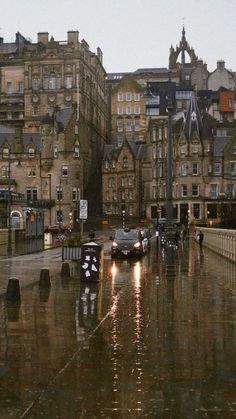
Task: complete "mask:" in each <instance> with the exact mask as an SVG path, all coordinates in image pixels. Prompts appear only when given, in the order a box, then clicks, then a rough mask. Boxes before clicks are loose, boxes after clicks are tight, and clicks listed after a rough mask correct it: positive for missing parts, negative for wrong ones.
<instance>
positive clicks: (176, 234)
mask: <svg viewBox="0 0 236 419" xmlns="http://www.w3.org/2000/svg"><path fill="white" fill-rule="evenodd" d="M179 239H180V235H179V232H178V231H176V232H175V237H174V244H175V246H178V244H179Z"/></svg>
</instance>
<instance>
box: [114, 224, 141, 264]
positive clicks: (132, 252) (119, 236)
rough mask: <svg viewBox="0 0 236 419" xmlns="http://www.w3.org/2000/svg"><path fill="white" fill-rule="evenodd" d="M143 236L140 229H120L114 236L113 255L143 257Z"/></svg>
mask: <svg viewBox="0 0 236 419" xmlns="http://www.w3.org/2000/svg"><path fill="white" fill-rule="evenodd" d="M142 242H143V237H142V234H141V231H140V230H136V229H128V228H125V229H118V230H116V231H115V235H114V237H112V245H111V257H112V258H115V257H124V256H132V257H141V256H143V254H144V250H143V244H142Z"/></svg>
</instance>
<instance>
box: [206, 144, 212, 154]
mask: <svg viewBox="0 0 236 419" xmlns="http://www.w3.org/2000/svg"><path fill="white" fill-rule="evenodd" d="M210 150H211V147H210V144H206V145H205V153H209V152H210Z"/></svg>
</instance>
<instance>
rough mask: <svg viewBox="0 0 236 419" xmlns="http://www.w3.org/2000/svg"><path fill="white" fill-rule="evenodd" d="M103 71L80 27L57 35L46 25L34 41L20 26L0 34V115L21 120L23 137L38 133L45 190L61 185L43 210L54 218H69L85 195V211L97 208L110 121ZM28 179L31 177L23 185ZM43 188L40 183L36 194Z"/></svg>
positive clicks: (11, 122) (8, 120)
mask: <svg viewBox="0 0 236 419" xmlns="http://www.w3.org/2000/svg"><path fill="white" fill-rule="evenodd" d="M105 76H106V72H105V70H104V68H103V64H102V51H101V49H100V48H98V49H97V52H96V54H95V53H93V52H91V51H90V48H89V45H88V44H87V42H86V41H85V40H84V39H82V40H80V39H79V32H78V31H68V32H67V40H66V41H55V39H54V38H53V37H50V38H49V34H48V33H47V32H40V33H38V39H37V42H36V43H32V42H30V41H28V40H26V39H25V38H24V37H23V36H22V35H21V34H20V33H17V34H16V39H15V42H12V43H5V42H4V40H3V39H2V38H1V39H0V122H1V123H4V124H9V125H11V126H13V127H19V128H21V129H22V132H23V137H24V135H25V134H30V135H31V136H32V135H33V134H37V135H38V136H40V141H41V143H40V150H39V151H40V155H41V165H40V168H41V169H40V170H41V174H42V176H43V177H44V178H46V179H50V182H48V181H47V183H48V185H49V183H50V188H51V192H50V193H51V196H52V197H53V198H56V197H58V196H60V194H59V193H58V191H59V190H61V188H62V187H64V189H65V191H64V193H63V198H62V197H61V199H60V202H59V205H60V209H59V208H58V207H57V206H56V207H54V209H53V211H51V213H50V214H48V217H47V218H48V219H49V218H50V222H51V223H52V224H55V223H58V222H59V219H61V223H62V225H64V224H65V225H68V224H69V223H70V222H71V210H72V209H73V211H72V212H73V213H75V211H76V207H77V204H78V202H77V201H78V199H79V198H83V199H87V200H88V208H89V212H90V213H95V214H98V213H100V212H101V208H102V199H101V198H102V197H101V189H102V188H101V182H102V179H101V160H102V150H103V146H104V144H106V142H107V125H108V115H107V94H106V85H105ZM66 171H67V173H68V175H65V172H66ZM65 177H67V180H66V181H65ZM60 182H61V185H59V183H60ZM44 183H45V184H46V181H45V182H44ZM28 185H29V179H27V182H26V183H25V185H21V187H22V189H27V187H28ZM58 188H59V189H58ZM45 193H46V192H45ZM47 193H48V192H47ZM65 193H66V194H68V196H67V195H66V194H65ZM42 194H43V190H41V189H40V187H39V186H38V196H40V195H42ZM56 201H57V200H56ZM56 201H55V202H56ZM59 213H61V217H59ZM68 214H70V218H69V215H68ZM76 218H77V217H76V215H75V214H74V215H73V220H75V219H76Z"/></svg>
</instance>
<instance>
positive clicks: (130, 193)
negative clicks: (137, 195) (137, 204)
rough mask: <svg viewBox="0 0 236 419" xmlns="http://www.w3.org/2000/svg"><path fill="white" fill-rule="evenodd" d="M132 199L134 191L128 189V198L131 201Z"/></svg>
mask: <svg viewBox="0 0 236 419" xmlns="http://www.w3.org/2000/svg"><path fill="white" fill-rule="evenodd" d="M132 199H134V192H133V191H129V200H130V201H132Z"/></svg>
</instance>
